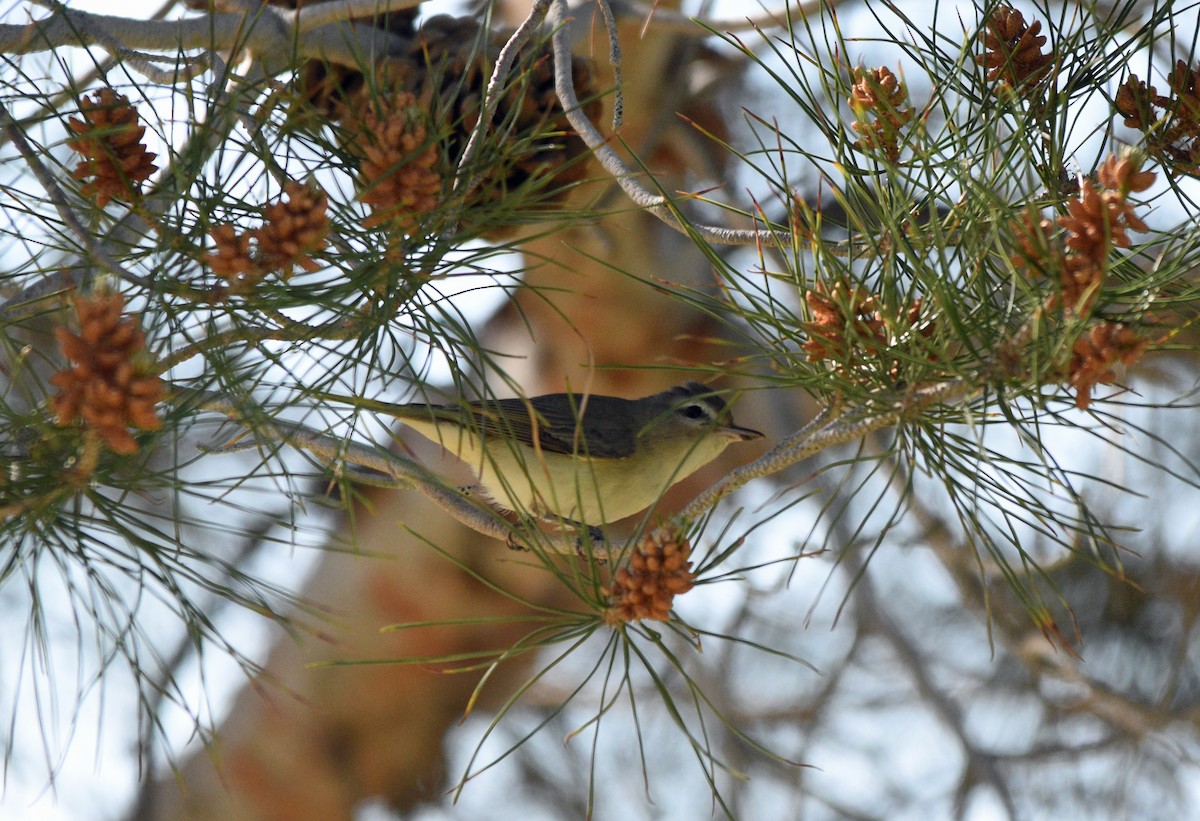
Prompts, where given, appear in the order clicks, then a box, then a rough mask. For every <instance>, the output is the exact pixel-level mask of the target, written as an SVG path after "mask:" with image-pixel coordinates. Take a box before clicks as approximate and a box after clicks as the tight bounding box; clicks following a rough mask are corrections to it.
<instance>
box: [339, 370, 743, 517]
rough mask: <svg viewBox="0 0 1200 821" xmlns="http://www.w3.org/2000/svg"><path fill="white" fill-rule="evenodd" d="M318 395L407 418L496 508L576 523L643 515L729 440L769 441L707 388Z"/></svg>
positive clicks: (696, 385)
mask: <svg viewBox="0 0 1200 821" xmlns="http://www.w3.org/2000/svg"><path fill="white" fill-rule="evenodd" d="M318 396H324V398H328V399H334V400H337V401H349V402H352V403H353V404H355V405H357V406H359V407H362V408H366V409H368V410H373V411H378V412H380V413H386V414H390V415H392V416H395V417H397V418H399V419H401V420H403V421H404V423H405V424H406V425H408V426H409V427H411V428H412V429H413V430H415V431H417V432H418V433H420V434H421V435H422V436H424V437H426V438H427V439H430V440H432V441H434V442H438V443H440V444H441V445H442V446H444V447H445V448H446V449H447V450H449V451H450V452H451V453H453V454H454V455H455V456H457V457H458V458H459V459H462V460H463V461H464V462H466V463H467V464H469V465H470V466H471V467H473V468H474V469H475V472H476V475H477V476H478V477H479V483H480V486H481V489H482V490H483V492H484V493H485V494H486V495H487V496H488V497H489V498H490V499H491V500H492V501H493V502H494V503H495V504H496V505H497V506H499V507H501V508H504V509H506V510H517V511H528V512H530V513H533V514H535V515H538V516H541V517H544V518H548V519H565V520H567V521H568V522H569V523H573V524H580V523H586V524H588V525H597V524H604V523H606V522H612V521H615V520H617V519H621V518H624V517H625V516H629V515H631V514H634V513H637V512H638V511H640V510H644V509H645V508H647V507H649V506H650V505H651V504H653V503H654V502H655V500H657V499H658V498H659V497H660V496H661V495H662V494H663V492H664V491H665V490H666V489H667V488H669V487H670V486H671V485H673V484H675V483H676V482H678V481H680V480H681V479H683V478H685V477H687V476H689V475H691V474H692V473H694V472H695V471H696V470H698V469H699V468H701V467H702V466H704V465H706V464H708V463H709V462H711V461H712V460H713V459H715V458H716V457H717V456H718V455H720V453H721V452H722V451H723V450H725V448H726V446H728V445H729V443H730V442H745V441H748V440H750V439H758V438H760V437H761V436H762V434H761V433H759V432H758V431H756V430H751V429H750V428H743V427H739V426H738V425H735V424H734V423H733V420H732V418H730V415H729V410H728V408H727V406H726V404H725V401H724V400H723V399H721V397H719V396H717V395H716V394H714V393H713V392H712V389H711V388H709V387H708V386H707V385H702V384H700V383H699V382H687V383H685V384H683V385H679V386H677V387H674V388H671V389H670V390H667V391H663V392H662V393H656V394H652V395H651V396H646V397H643V398H641V399H620V398H618V397H615V396H599V395H595V394H589V395H583V394H571V393H552V394H547V395H545V396H535V397H531V398H529V399H493V400H485V401H482V402H463V403H460V404H446V405H427V404H420V403H412V404H392V403H389V402H379V401H375V400H367V399H353V400H351V399H346V398H345V397H335V396H326V395H318Z"/></svg>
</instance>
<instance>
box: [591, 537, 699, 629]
mask: <svg viewBox="0 0 1200 821" xmlns="http://www.w3.org/2000/svg"><path fill="white" fill-rule="evenodd" d="M691 554H692V546H691V545H690V544H688V543H687V541H686V540H683V539H677V538H676V537H675V536H674V535H673V534H672V533H671V532H670V531H668V530H667V529H666V528H661V527H660V528H658V529H657V530H654V531H653V532H651V533H649V534H647V535H646V536H645V537H644V538H643V539H642V541H641V543H640V544H639V545H638V546H637V548H636V549H634V551H633V554H632V555H631V556H630V557H629V566H628V567H622V568H621V569H620V570H618V571H617V572H616V573H615V574H614V575H613V579H612V585H611V587H610V588H606V592H607V593H608V596H609V608H608V610H607V611H606V612H605V619H606V620H607V621H608V622H609V623H610V624H613V625H616V624H619V623H621V622H627V621H635V620H641V619H652V620H654V621H668V620H669V619H670V618H671V604H672V602H674V601H675V597H676V596H678V595H679V594H681V593H686V592H687V591H689V590H691V589H692V583H693V581H694V580H695V578H696V575H695V574H694V573H693V572H692V563H691V561H689V560H688V557H689V556H691Z"/></svg>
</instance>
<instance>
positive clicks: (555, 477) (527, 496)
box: [479, 444, 665, 525]
mask: <svg viewBox="0 0 1200 821" xmlns="http://www.w3.org/2000/svg"><path fill="white" fill-rule="evenodd" d="M637 473H638V472H636V471H631V470H630V468H629V466H628V465H627V464H626V460H624V459H601V460H595V459H593V460H587V459H583V458H580V457H575V456H571V455H569V454H562V453H550V454H543V455H542V456H541V458H537V459H530V460H528V462H526V463H522V461H521V460H520V459H519V458H518V457H517V456H516V455H514V454H513V453H512V452H511V450H510V449H509V448H508V446H507V445H504V444H500V445H497V446H496V447H495V448H488V456H487V458H485V459H484V460H483V464H482V465H481V468H480V471H479V475H480V483H481V484H482V485H483V487H484V489H485V490H486V491H487V493H488V495H489V496H491V497H492V499H493V500H495V502H496V503H497V504H499V505H502V506H503V507H506V508H508V509H510V510H516V511H525V512H530V513H536V514H542V515H545V514H549V515H552V516H556V517H560V518H563V519H570V520H572V521H576V522H585V523H587V524H592V525H596V524H604V523H605V522H612V521H615V520H617V519H622V518H624V517H626V516H630V515H632V514H634V513H637V512H638V511H639V510H642V509H644V508H646V507H648V506H649V505H650V503H651V502H653V501H654V500H655V499H656V498H658V495H659V493H660V492H661V491H662V490H663V487H664V484H665V482H661V481H656V478H657V477H650V476H646V475H636V474H637ZM643 474H644V472H643Z"/></svg>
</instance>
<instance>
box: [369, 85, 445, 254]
mask: <svg viewBox="0 0 1200 821" xmlns="http://www.w3.org/2000/svg"><path fill="white" fill-rule="evenodd" d="M427 123H428V116H427V114H426V112H425V110H424V109H422V108H421V107H420V106H418V105H417V98H416V97H415V96H414V95H412V94H410V93H408V92H403V93H400V94H396V95H394V96H392V97H385V98H380V99H378V100H376V101H375V105H374V106H372V107H370V108H369V110H367V111H366V113H364V114H363V115H362V117H361V120H360V121H359V129H358V135H357V136H356V138H355V140H354V143H353V147H354V149H355V150H356V151H357V152H358V153H359V154H360V156H361V157H362V165H361V167H360V169H359V176H360V178H361V181H362V190H361V192H360V193H359V195H358V198H359V199H360V200H362V201H363V202H365V203H366V204H367V205H369V206H370V207H371V216H369V217H367V218H366V219H365V220H363V225H364V226H366V227H367V228H375V227H378V226H383V225H386V226H389V227H391V228H393V229H394V230H396V231H397V232H399V233H400V234H411V233H413V232H415V230H416V229H417V226H418V225H419V224H420V221H421V218H422V217H423V216H424V215H425V214H428V213H429V212H430V211H432V210H433V209H435V208H437V206H438V203H439V202H440V201H441V195H442V176H443V175H442V172H441V168H440V165H441V157H440V155H439V152H438V147H437V145H436V144H434V142H433V141H432V140H431V139H430V135H429V129H428V125H427Z"/></svg>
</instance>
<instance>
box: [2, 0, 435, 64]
mask: <svg viewBox="0 0 1200 821" xmlns="http://www.w3.org/2000/svg"><path fill="white" fill-rule="evenodd" d="M332 5H335V6H337V9H335V11H337V12H338V13H339V14H349V13H351V12H357V11H358V10H359V8H358V5H356V4H354V3H344V4H332ZM391 5H395V6H396V7H397V8H405V7H407V6H410V5H412V2H411V0H393V2H392V3H390V4H389V3H387V2H384V3H380V4H378V5H377V6H373V7H372V8H373V9H374V10H375V11H378V10H379V9H383V8H385V7H390V6H391ZM322 8H323V6H314V7H312V9H310V10H311V11H313V12H320V10H321V9H322ZM305 11H306V10H305V9H301V10H298V11H294V10H290V9H282V8H279V7H277V6H257V7H255V8H253V9H247V10H246V11H244V12H240V13H229V12H226V13H215V14H208V15H205V16H203V17H191V18H186V19H182V20H132V19H130V18H127V17H115V16H112V15H105V14H91V13H88V12H82V11H77V10H75V9H67V8H61V9H59V10H58V11H56V12H55V13H53V14H51V15H49V16H48V17H45V18H43V19H41V20H35V21H33V22H32V23H28V24H26V25H21V26H16V25H0V53H4V54H29V53H33V52H39V51H49V50H53V49H57V48H64V47H68V46H80V47H85V46H100V47H102V48H110V47H111V44H113V43H120V44H121V46H122V47H123V48H125V49H136V50H141V51H164V52H170V53H178V52H180V51H185V50H189V49H211V50H217V51H230V50H236V49H245V50H246V51H249V52H250V53H251V54H253V55H255V56H256V57H258V58H259V59H260V60H261V61H262V62H263V63H264V65H265V66H266V67H267V72H268V73H269V74H275V73H278V72H279V71H282V70H284V69H285V68H286V67H287V65H289V64H290V62H291V60H292V58H293V57H308V58H321V59H324V60H328V61H330V62H333V63H339V64H342V65H347V66H358V65H360V64H361V63H362V60H363V55H368V56H386V55H389V54H398V53H401V52H402V51H403V50H404V48H405V47H406V46H407V45H408V43H407V41H406V40H405V39H404V38H403V37H400V36H398V35H395V34H392V33H391V32H388V31H385V30H384V29H380V28H377V27H376V26H373V25H371V24H370V23H365V22H364V23H353V22H346V21H341V20H338V21H336V22H332V23H329V24H326V25H321V26H316V25H315V24H313V23H312V20H313V19H317V18H315V17H314V16H305V14H304V12H305ZM329 16H331V17H335V18H336V17H337V15H329ZM302 27H304V28H302Z"/></svg>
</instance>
